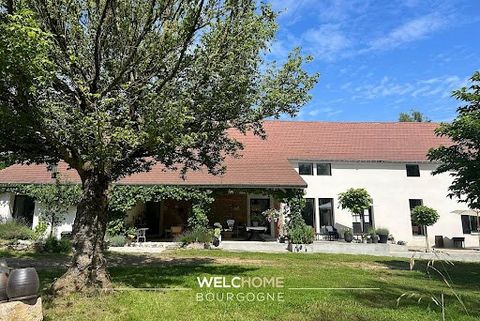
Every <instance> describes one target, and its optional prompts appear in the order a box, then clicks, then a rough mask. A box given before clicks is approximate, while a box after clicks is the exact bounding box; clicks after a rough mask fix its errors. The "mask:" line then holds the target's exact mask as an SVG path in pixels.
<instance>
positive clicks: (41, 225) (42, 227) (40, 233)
mask: <svg viewBox="0 0 480 321" xmlns="http://www.w3.org/2000/svg"><path fill="white" fill-rule="evenodd" d="M47 228H48V224H47V223H46V222H45V221H40V222H38V224H37V226H35V229H34V230H33V231H34V233H35V239H37V240H39V239H42V238H43V237H44V236H45V232H46V231H47Z"/></svg>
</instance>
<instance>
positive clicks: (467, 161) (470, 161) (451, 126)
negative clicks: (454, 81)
mask: <svg viewBox="0 0 480 321" xmlns="http://www.w3.org/2000/svg"><path fill="white" fill-rule="evenodd" d="M453 97H455V98H457V99H458V100H460V101H462V102H464V104H465V105H464V106H461V107H459V108H458V109H457V112H458V115H457V117H456V118H455V119H454V120H453V121H452V122H450V123H442V124H441V125H440V127H438V128H437V130H436V133H437V135H439V136H445V137H448V138H450V140H451V142H452V143H451V144H450V145H448V146H440V147H438V148H435V149H432V150H430V151H429V153H428V158H429V159H430V160H431V161H437V162H440V165H439V166H438V167H437V169H436V170H435V171H434V173H433V174H440V173H447V172H448V173H450V175H451V176H452V177H453V182H452V184H451V185H450V187H449V191H450V192H449V196H450V197H456V198H458V199H459V200H460V202H465V203H467V204H468V205H469V207H470V208H472V209H480V72H478V71H477V72H475V73H474V74H473V76H472V77H471V84H470V86H469V87H463V88H461V89H459V90H456V91H454V92H453Z"/></svg>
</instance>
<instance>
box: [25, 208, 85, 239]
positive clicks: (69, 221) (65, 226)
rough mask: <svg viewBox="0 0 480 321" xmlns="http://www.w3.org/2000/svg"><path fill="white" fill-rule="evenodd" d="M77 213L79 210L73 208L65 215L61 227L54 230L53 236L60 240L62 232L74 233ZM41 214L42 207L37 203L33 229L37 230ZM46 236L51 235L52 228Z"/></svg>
mask: <svg viewBox="0 0 480 321" xmlns="http://www.w3.org/2000/svg"><path fill="white" fill-rule="evenodd" d="M76 212H77V208H76V207H75V206H72V207H70V208H69V209H68V211H67V212H66V213H65V214H64V220H63V222H62V223H61V224H60V225H59V226H57V227H55V229H54V230H53V235H54V236H55V237H56V238H58V239H59V238H60V236H61V233H62V232H71V231H72V226H73V221H74V220H75V214H76ZM41 213H42V205H41V204H40V203H38V202H35V211H34V212H33V224H32V228H33V229H35V227H36V226H37V225H38V223H39V221H40V217H41ZM46 235H50V227H48V229H47V231H46Z"/></svg>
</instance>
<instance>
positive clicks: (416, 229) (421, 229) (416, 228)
mask: <svg viewBox="0 0 480 321" xmlns="http://www.w3.org/2000/svg"><path fill="white" fill-rule="evenodd" d="M408 202H409V203H410V212H412V210H413V209H414V208H415V207H417V206H420V205H423V200H421V199H409V200H408ZM412 234H413V235H425V226H423V225H417V224H414V223H413V222H412Z"/></svg>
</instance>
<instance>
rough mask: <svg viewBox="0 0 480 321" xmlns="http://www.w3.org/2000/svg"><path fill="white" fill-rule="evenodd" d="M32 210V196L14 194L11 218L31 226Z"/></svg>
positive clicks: (33, 202)
mask: <svg viewBox="0 0 480 321" xmlns="http://www.w3.org/2000/svg"><path fill="white" fill-rule="evenodd" d="M34 210H35V200H34V199H33V198H31V197H30V196H27V195H15V201H14V203H13V218H14V219H15V220H17V221H19V222H22V223H24V224H25V225H27V226H28V227H32V224H33V212H34Z"/></svg>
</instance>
